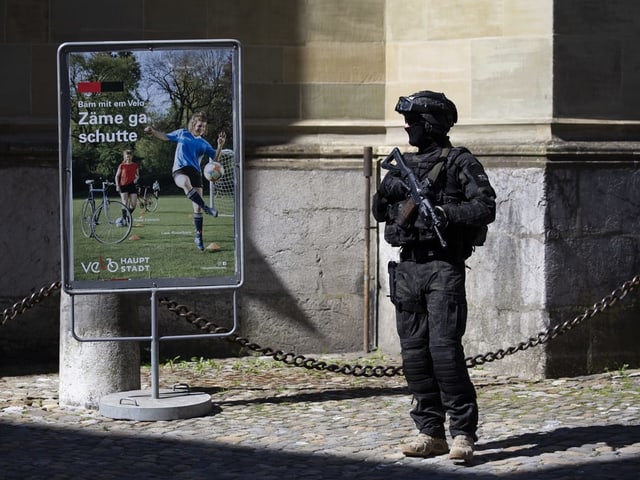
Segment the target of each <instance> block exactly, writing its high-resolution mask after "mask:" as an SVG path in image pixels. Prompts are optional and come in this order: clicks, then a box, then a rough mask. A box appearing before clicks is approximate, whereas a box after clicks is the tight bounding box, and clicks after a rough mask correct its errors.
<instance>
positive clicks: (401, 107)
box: [395, 97, 427, 113]
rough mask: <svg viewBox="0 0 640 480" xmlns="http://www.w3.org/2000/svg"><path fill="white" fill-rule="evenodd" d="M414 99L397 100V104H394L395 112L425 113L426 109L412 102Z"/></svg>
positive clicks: (402, 98) (401, 98)
mask: <svg viewBox="0 0 640 480" xmlns="http://www.w3.org/2000/svg"><path fill="white" fill-rule="evenodd" d="M414 98H415V97H400V98H399V99H398V103H397V104H396V108H395V110H396V112H398V113H408V112H415V113H426V111H427V110H426V108H425V106H424V105H421V104H419V103H415V102H414V101H413V100H414Z"/></svg>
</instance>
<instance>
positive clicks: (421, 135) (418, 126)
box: [404, 122, 431, 148]
mask: <svg viewBox="0 0 640 480" xmlns="http://www.w3.org/2000/svg"><path fill="white" fill-rule="evenodd" d="M404 129H405V131H406V132H407V133H408V134H409V145H413V146H414V147H418V148H421V147H425V146H427V145H428V144H429V143H431V140H430V139H429V137H428V136H427V131H426V130H425V128H424V123H422V122H421V123H415V124H413V125H410V126H408V127H405V128H404Z"/></svg>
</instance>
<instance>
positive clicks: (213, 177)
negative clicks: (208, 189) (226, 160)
mask: <svg viewBox="0 0 640 480" xmlns="http://www.w3.org/2000/svg"><path fill="white" fill-rule="evenodd" d="M223 175H224V167H223V166H222V164H221V163H219V162H213V161H209V163H207V164H206V165H205V166H204V178H206V179H207V180H209V181H210V182H217V181H218V180H220V179H221V178H222V176H223Z"/></svg>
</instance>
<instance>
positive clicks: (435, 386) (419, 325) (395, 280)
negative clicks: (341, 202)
mask: <svg viewBox="0 0 640 480" xmlns="http://www.w3.org/2000/svg"><path fill="white" fill-rule="evenodd" d="M395 110H396V112H398V113H400V114H402V115H403V116H404V120H405V130H406V132H407V133H408V135H409V144H411V145H413V146H415V147H417V148H418V152H417V153H408V154H405V155H404V159H405V163H406V164H407V165H408V166H409V167H410V168H411V169H412V170H413V171H414V173H415V175H416V177H417V178H418V180H419V181H420V182H422V183H423V184H424V183H426V179H429V180H430V182H431V188H430V189H429V191H428V196H429V200H430V202H431V204H432V205H433V206H434V209H433V210H434V211H435V213H436V219H437V221H436V225H439V226H440V228H439V230H440V232H441V234H442V236H443V238H444V240H445V242H446V248H445V247H444V246H443V245H442V244H441V242H440V241H439V238H438V236H437V235H436V234H435V232H434V222H433V220H431V218H428V219H426V218H423V217H422V216H421V215H417V214H416V213H409V214H407V208H406V207H407V202H410V200H408V195H409V191H408V186H407V182H406V179H404V178H403V174H402V173H401V172H399V171H395V170H393V171H389V172H388V173H387V174H386V175H385V177H384V179H383V180H382V182H381V184H380V186H379V187H378V190H377V192H376V193H375V195H374V197H373V215H374V217H375V218H376V220H378V221H379V222H385V240H386V241H387V242H388V243H389V244H391V245H392V246H398V247H401V248H400V262H399V263H397V262H390V263H389V282H390V292H391V301H392V302H393V304H394V306H395V309H396V323H397V330H398V335H399V337H400V347H401V354H402V366H403V371H404V375H405V379H406V381H407V385H408V387H409V391H410V392H411V394H412V395H413V397H414V407H413V409H412V410H411V413H410V414H411V417H412V419H413V420H414V423H415V425H416V427H417V429H418V432H419V434H418V436H417V438H415V439H412V440H410V441H408V442H406V443H404V444H403V448H402V451H403V453H404V455H406V456H413V457H427V456H430V455H441V454H444V453H446V452H449V458H451V459H452V460H456V461H465V462H468V461H469V460H471V459H472V458H473V450H474V443H475V442H476V441H477V436H476V430H477V425H478V405H477V402H476V393H475V388H474V386H473V383H472V382H471V379H470V378H469V373H468V371H467V367H466V364H465V356H464V350H463V346H462V336H463V334H464V332H465V328H466V321H467V303H466V290H465V260H466V259H467V258H468V257H469V256H470V255H471V254H472V252H473V251H474V249H475V247H476V246H477V245H481V244H482V243H483V242H484V238H485V237H486V232H487V225H488V224H489V223H491V222H492V221H493V220H494V218H495V208H496V207H495V192H494V190H493V188H492V187H491V184H490V183H489V179H488V178H487V175H486V173H485V170H484V168H483V166H482V165H481V164H480V162H479V161H478V159H477V158H475V156H473V155H472V154H471V153H470V152H469V151H468V150H467V149H465V148H462V147H456V148H453V147H452V146H451V142H450V141H449V137H448V136H447V134H448V132H449V129H450V128H451V127H452V126H453V125H454V124H455V123H456V122H457V120H458V113H457V109H456V106H455V105H454V103H453V102H452V101H451V100H449V99H448V98H447V97H446V96H445V95H444V94H442V93H437V92H432V91H428V90H425V91H420V92H417V93H415V94H413V95H410V96H407V97H400V99H399V101H398V103H397V105H396V108H395ZM409 206H411V204H409ZM413 211H414V212H415V209H413ZM445 416H448V418H449V433H450V435H451V438H452V439H453V443H452V447H451V450H450V451H449V446H448V444H447V440H446V437H445V427H444V423H445Z"/></svg>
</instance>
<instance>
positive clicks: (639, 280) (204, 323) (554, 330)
mask: <svg viewBox="0 0 640 480" xmlns="http://www.w3.org/2000/svg"><path fill="white" fill-rule="evenodd" d="M638 286H640V275H636V276H635V277H633V278H632V279H631V280H629V281H626V282H624V283H623V284H622V285H621V286H620V287H618V288H616V289H615V290H614V291H613V292H611V293H610V294H609V295H607V296H605V297H604V298H602V300H600V301H599V302H596V303H594V304H593V305H592V306H591V307H589V308H587V309H586V310H585V311H584V313H582V314H581V315H578V316H576V317H575V318H573V319H571V320H567V321H565V322H563V323H561V324H559V325H556V326H554V327H551V328H548V329H547V330H545V331H543V332H540V333H538V334H537V335H536V336H534V337H530V338H529V339H528V340H527V341H525V342H520V343H518V344H517V345H515V346H512V347H509V348H506V349H499V350H496V351H495V352H488V353H485V354H484V355H476V356H474V357H467V358H466V359H465V362H466V365H467V367H468V368H472V367H476V366H478V365H483V364H485V363H489V362H494V361H496V360H501V359H503V358H505V357H507V356H509V355H513V354H514V353H516V352H523V351H525V350H527V349H529V348H532V347H536V346H538V345H543V344H545V343H547V342H549V341H551V340H553V339H554V338H556V337H558V336H560V335H562V334H563V333H566V332H568V331H569V330H571V329H572V328H574V327H576V326H577V325H579V324H581V323H582V322H584V321H585V320H587V319H590V318H593V317H594V316H596V315H597V314H599V313H602V312H603V311H605V310H606V309H607V308H610V307H612V306H613V305H615V304H616V303H618V302H619V301H621V300H622V299H623V298H625V297H626V296H627V295H628V294H629V293H630V292H632V291H633V290H635V289H636V288H638ZM60 287H61V285H60V282H55V283H52V284H51V285H50V286H48V287H43V288H41V289H40V290H38V291H37V292H35V293H32V294H31V295H29V296H28V297H26V298H24V299H23V300H22V301H21V302H17V303H14V304H13V305H12V306H11V307H9V308H7V309H5V310H4V311H3V312H2V322H1V323H0V325H4V324H5V323H6V322H7V321H8V320H13V319H14V318H15V317H16V316H18V315H19V314H22V313H23V312H24V311H25V310H27V309H29V308H31V307H33V306H34V305H36V304H37V303H40V301H42V300H43V299H45V298H47V297H49V296H51V295H52V294H53V293H55V292H56V291H58V290H59V289H60ZM160 303H161V304H162V305H164V306H165V307H166V308H167V309H168V310H169V311H171V312H173V313H174V314H176V315H177V316H179V317H180V318H183V319H185V320H187V321H188V322H189V323H191V324H192V325H193V326H195V327H196V328H197V329H199V330H202V331H204V332H207V333H225V332H228V329H226V328H224V327H220V326H218V325H216V324H215V323H213V322H211V321H209V320H207V319H206V318H205V317H201V316H199V315H197V314H196V313H194V312H192V311H191V310H189V308H187V307H186V306H185V305H181V304H178V303H177V302H175V301H173V300H169V299H167V298H162V299H160ZM224 338H225V339H226V340H228V341H231V342H237V343H238V344H240V345H241V346H242V347H244V348H247V349H249V350H251V351H253V352H256V353H260V354H262V355H264V356H269V357H273V359H274V360H276V361H278V362H282V363H285V364H286V365H293V366H296V367H304V368H306V369H309V370H319V371H325V370H326V371H329V372H334V373H341V374H344V375H353V376H355V377H393V376H396V375H402V373H403V372H402V367H399V366H392V365H391V366H380V365H378V366H372V365H348V364H343V365H338V364H330V363H327V362H325V361H322V360H316V359H315V358H312V357H306V356H304V355H296V354H295V353H292V352H288V353H285V352H283V351H282V350H273V349H272V348H269V347H261V346H260V345H258V344H257V343H253V342H251V341H250V340H249V339H247V338H244V337H241V336H239V335H236V334H231V335H229V336H228V337H224Z"/></svg>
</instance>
